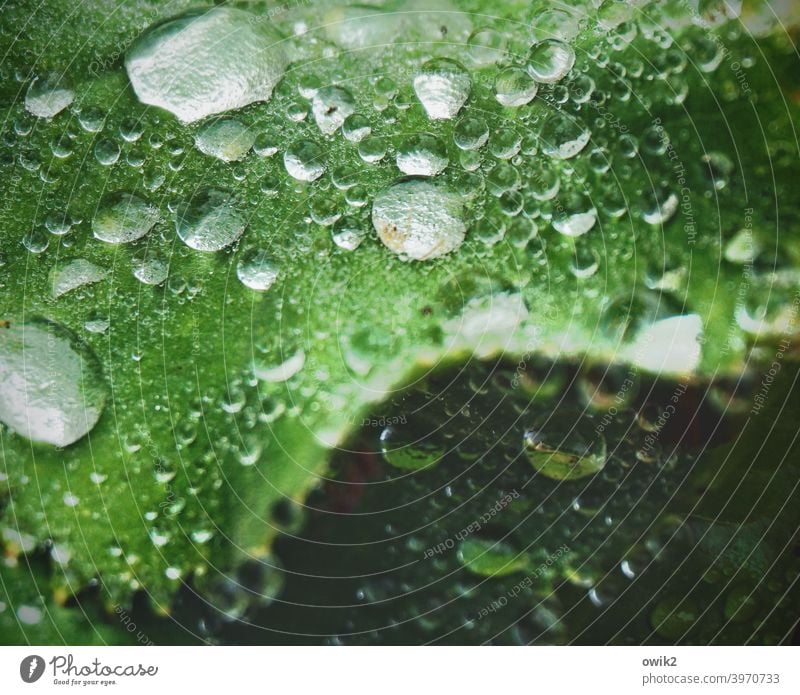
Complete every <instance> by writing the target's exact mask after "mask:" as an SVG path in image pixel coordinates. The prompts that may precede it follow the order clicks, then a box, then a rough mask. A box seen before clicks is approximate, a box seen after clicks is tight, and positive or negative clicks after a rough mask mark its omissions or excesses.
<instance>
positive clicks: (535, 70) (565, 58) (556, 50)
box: [528, 39, 575, 84]
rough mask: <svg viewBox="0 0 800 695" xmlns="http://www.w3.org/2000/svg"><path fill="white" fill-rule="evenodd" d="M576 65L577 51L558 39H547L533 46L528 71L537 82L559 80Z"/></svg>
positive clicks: (547, 82)
mask: <svg viewBox="0 0 800 695" xmlns="http://www.w3.org/2000/svg"><path fill="white" fill-rule="evenodd" d="M573 65H575V51H573V50H572V47H571V46H569V45H567V44H566V43H564V42H563V41H559V40H558V39H545V40H544V41H540V42H539V43H537V44H536V45H535V46H533V48H531V52H530V55H529V56H528V72H529V73H530V75H531V77H533V79H534V80H536V81H537V82H544V83H546V84H549V83H553V82H558V81H560V80H561V79H563V78H564V76H566V74H567V73H568V72H569V71H570V70H572V66H573Z"/></svg>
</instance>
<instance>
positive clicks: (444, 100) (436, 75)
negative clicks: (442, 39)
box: [414, 58, 472, 119]
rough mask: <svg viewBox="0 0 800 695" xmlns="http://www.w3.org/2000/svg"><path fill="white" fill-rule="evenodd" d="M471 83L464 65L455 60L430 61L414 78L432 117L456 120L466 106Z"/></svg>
mask: <svg viewBox="0 0 800 695" xmlns="http://www.w3.org/2000/svg"><path fill="white" fill-rule="evenodd" d="M471 88H472V80H471V79H470V76H469V73H468V72H467V71H466V70H465V69H464V67H463V66H461V65H459V64H458V63H456V62H455V61H454V60H448V59H447V58H436V59H434V60H430V61H428V62H427V63H425V65H423V66H422V69H421V70H420V72H419V73H418V74H417V76H416V77H415V78H414V91H415V92H416V93H417V98H418V99H419V100H420V103H421V104H422V106H423V107H424V108H425V111H426V112H427V114H428V117H429V118H432V119H447V118H453V116H455V115H456V114H457V113H458V112H459V111H460V110H461V107H462V106H464V103H465V102H466V101H467V98H468V97H469V93H470V90H471Z"/></svg>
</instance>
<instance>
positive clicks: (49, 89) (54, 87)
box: [25, 73, 75, 118]
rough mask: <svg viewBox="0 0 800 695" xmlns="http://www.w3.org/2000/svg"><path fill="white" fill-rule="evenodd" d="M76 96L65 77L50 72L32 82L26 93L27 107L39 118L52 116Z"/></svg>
mask: <svg viewBox="0 0 800 695" xmlns="http://www.w3.org/2000/svg"><path fill="white" fill-rule="evenodd" d="M74 98H75V92H73V91H72V89H71V88H70V87H69V85H68V83H67V80H66V78H65V77H63V76H61V75H57V74H54V73H50V74H47V75H43V76H42V77H37V78H36V79H35V80H34V81H33V82H31V85H30V87H28V91H27V93H26V94H25V108H26V109H27V110H28V111H30V112H31V113H32V114H33V115H34V116H36V117H37V118H52V117H53V116H55V115H56V114H58V113H61V111H63V110H64V109H65V108H67V106H69V105H70V104H71V103H72V100H73V99H74Z"/></svg>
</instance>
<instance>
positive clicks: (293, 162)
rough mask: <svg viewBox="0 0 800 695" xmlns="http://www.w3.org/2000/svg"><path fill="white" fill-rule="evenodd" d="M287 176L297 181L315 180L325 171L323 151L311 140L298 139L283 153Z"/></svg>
mask: <svg viewBox="0 0 800 695" xmlns="http://www.w3.org/2000/svg"><path fill="white" fill-rule="evenodd" d="M283 164H284V166H285V167H286V171H287V172H288V173H289V176H291V177H292V178H295V179H297V180H298V181H315V180H316V179H318V178H319V177H320V176H322V174H323V173H324V172H325V151H324V150H323V149H322V148H321V147H320V146H319V145H318V144H317V143H315V142H314V141H313V140H298V141H297V142H295V143H294V144H293V145H292V146H291V147H289V149H287V150H286V152H284V153H283Z"/></svg>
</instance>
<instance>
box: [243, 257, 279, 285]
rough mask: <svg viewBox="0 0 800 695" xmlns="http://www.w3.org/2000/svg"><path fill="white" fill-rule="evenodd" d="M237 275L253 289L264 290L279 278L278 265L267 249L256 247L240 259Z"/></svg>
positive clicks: (244, 283)
mask: <svg viewBox="0 0 800 695" xmlns="http://www.w3.org/2000/svg"><path fill="white" fill-rule="evenodd" d="M236 275H237V277H238V278H239V280H241V281H242V284H243V285H245V286H247V287H249V288H250V289H251V290H257V291H259V292H264V291H265V290H268V289H269V288H270V287H272V285H273V284H274V283H275V280H277V279H278V266H277V265H275V263H274V262H273V261H272V258H271V256H270V255H269V254H268V253H267V252H266V251H261V250H258V249H256V250H253V251H250V252H249V253H246V254H245V255H244V256H242V258H240V259H239V263H238V264H237V265H236Z"/></svg>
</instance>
